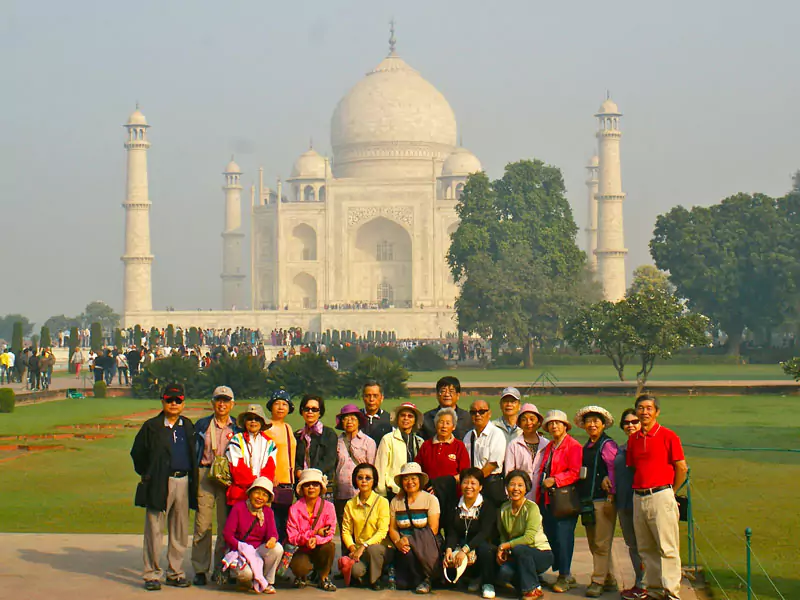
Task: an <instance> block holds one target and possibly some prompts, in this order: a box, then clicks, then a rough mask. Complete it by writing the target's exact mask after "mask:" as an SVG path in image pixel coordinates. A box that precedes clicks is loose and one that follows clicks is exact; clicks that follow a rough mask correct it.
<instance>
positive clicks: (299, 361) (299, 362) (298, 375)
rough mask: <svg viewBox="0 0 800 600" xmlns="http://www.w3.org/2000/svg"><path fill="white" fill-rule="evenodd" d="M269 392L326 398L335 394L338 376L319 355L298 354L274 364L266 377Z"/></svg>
mask: <svg viewBox="0 0 800 600" xmlns="http://www.w3.org/2000/svg"><path fill="white" fill-rule="evenodd" d="M267 385H268V388H269V389H270V390H273V389H280V388H283V389H285V390H286V391H287V392H289V394H291V395H292V396H295V397H296V396H301V395H303V394H317V395H319V396H323V397H327V396H333V395H334V394H336V390H337V389H338V385H339V375H338V374H337V373H336V371H334V370H333V369H332V368H331V366H330V365H329V364H328V361H327V359H326V358H325V357H324V356H322V355H319V354H311V353H308V354H298V355H296V356H294V357H292V358H290V359H288V360H283V361H280V362H276V363H275V364H274V365H273V366H272V368H271V369H270V370H269V374H268V375H267Z"/></svg>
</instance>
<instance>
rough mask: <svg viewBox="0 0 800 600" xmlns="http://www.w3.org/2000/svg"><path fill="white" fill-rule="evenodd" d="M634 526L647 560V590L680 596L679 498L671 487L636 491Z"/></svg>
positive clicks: (644, 557)
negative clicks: (646, 492)
mask: <svg viewBox="0 0 800 600" xmlns="http://www.w3.org/2000/svg"><path fill="white" fill-rule="evenodd" d="M633 529H634V531H635V532H636V543H637V544H638V545H639V554H640V555H641V557H642V560H643V561H644V581H645V587H646V588H647V591H648V592H653V593H654V594H656V595H660V594H661V593H662V591H663V593H664V595H665V596H666V598H668V599H672V598H680V593H681V553H680V532H679V529H678V502H677V501H676V500H675V494H674V493H673V492H672V490H671V489H667V490H663V491H660V492H656V493H655V494H652V495H649V496H639V495H638V494H634V495H633ZM651 595H652V594H651Z"/></svg>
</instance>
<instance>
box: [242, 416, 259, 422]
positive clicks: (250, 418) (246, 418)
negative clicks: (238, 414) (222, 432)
mask: <svg viewBox="0 0 800 600" xmlns="http://www.w3.org/2000/svg"><path fill="white" fill-rule="evenodd" d="M244 420H245V421H259V422H261V417H257V416H255V415H247V416H246V417H245V418H244Z"/></svg>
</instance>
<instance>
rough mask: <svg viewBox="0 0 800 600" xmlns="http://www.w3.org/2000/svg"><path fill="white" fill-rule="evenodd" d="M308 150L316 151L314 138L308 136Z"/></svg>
mask: <svg viewBox="0 0 800 600" xmlns="http://www.w3.org/2000/svg"><path fill="white" fill-rule="evenodd" d="M308 149H309V150H313V149H314V138H313V137H312V136H308Z"/></svg>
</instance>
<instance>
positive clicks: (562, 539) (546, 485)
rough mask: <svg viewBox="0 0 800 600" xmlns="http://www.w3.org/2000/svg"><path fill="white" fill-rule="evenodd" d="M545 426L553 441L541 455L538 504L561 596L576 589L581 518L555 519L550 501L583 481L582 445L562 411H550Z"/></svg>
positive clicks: (556, 584) (558, 591)
mask: <svg viewBox="0 0 800 600" xmlns="http://www.w3.org/2000/svg"><path fill="white" fill-rule="evenodd" d="M542 426H543V428H544V430H545V431H547V432H548V433H549V434H550V438H551V442H550V443H549V444H548V445H547V447H546V448H545V449H544V455H543V456H542V465H543V467H542V483H541V485H540V486H539V493H538V497H537V499H536V501H537V503H538V504H539V508H540V510H541V512H542V525H543V526H544V532H545V535H546V536H547V539H548V541H549V542H550V546H551V548H552V549H553V571H558V579H557V580H556V582H555V584H554V585H553V591H554V592H557V593H560V592H566V591H568V590H569V589H570V588H571V587H575V583H576V582H575V578H574V577H573V576H572V572H571V568H572V553H573V551H574V549H575V526H576V525H577V524H578V515H577V514H576V515H574V516H570V517H556V516H555V515H553V513H552V512H551V511H550V501H551V495H552V490H553V489H555V488H561V487H565V486H568V485H572V484H574V483H576V482H577V481H578V479H579V478H580V473H581V464H582V462H583V446H581V443H580V442H579V441H578V440H576V439H575V438H573V437H572V436H571V435H569V434H568V433H567V432H568V431H569V430H570V429H572V425H571V424H570V422H569V419H568V418H567V415H566V413H565V412H563V411H561V410H551V411H550V412H548V413H547V415H546V416H545V418H544V421H543V422H542Z"/></svg>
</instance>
